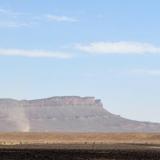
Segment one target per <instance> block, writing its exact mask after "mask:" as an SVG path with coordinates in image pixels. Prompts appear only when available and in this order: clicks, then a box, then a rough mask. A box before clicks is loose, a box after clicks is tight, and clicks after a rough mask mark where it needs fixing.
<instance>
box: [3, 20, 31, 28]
mask: <svg viewBox="0 0 160 160" xmlns="http://www.w3.org/2000/svg"><path fill="white" fill-rule="evenodd" d="M30 25H31V23H29V22H28V23H27V22H17V21H0V27H2V28H18V27H29V26H30Z"/></svg>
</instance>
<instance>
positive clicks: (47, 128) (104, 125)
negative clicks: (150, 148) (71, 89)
mask: <svg viewBox="0 0 160 160" xmlns="http://www.w3.org/2000/svg"><path fill="white" fill-rule="evenodd" d="M0 131H4V132H6V131H23V132H28V131H31V132H32V131H34V132H54V131H56V132H160V124H158V123H149V122H138V121H133V120H128V119H125V118H122V117H120V116H117V115H114V114H112V113H110V112H108V111H107V110H105V109H104V108H103V105H102V103H101V101H100V100H98V99H95V98H94V97H79V96H63V97H51V98H46V99H38V100H21V101H18V100H13V99H0Z"/></svg>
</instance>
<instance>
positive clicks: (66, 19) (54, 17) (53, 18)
mask: <svg viewBox="0 0 160 160" xmlns="http://www.w3.org/2000/svg"><path fill="white" fill-rule="evenodd" d="M45 17H46V19H47V20H49V21H57V22H77V21H78V19H76V18H73V17H68V16H57V15H53V14H48V15H45Z"/></svg>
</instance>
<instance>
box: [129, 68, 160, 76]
mask: <svg viewBox="0 0 160 160" xmlns="http://www.w3.org/2000/svg"><path fill="white" fill-rule="evenodd" d="M130 73H131V74H134V75H146V76H160V69H133V70H131V71H130Z"/></svg>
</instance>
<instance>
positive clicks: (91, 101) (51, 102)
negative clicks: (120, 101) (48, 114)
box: [22, 96, 102, 107]
mask: <svg viewBox="0 0 160 160" xmlns="http://www.w3.org/2000/svg"><path fill="white" fill-rule="evenodd" d="M22 103H24V104H29V105H34V106H64V105H66V106H73V105H90V106H92V105H96V106H99V107H102V103H101V100H98V99H95V98H94V97H79V96H63V97H51V98H47V99H39V100H31V101H22Z"/></svg>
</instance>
